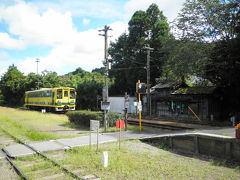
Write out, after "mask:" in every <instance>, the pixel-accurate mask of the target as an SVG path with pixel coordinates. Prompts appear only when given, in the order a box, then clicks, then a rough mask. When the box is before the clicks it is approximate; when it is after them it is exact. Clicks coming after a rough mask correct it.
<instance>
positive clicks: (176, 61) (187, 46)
mask: <svg viewBox="0 0 240 180" xmlns="http://www.w3.org/2000/svg"><path fill="white" fill-rule="evenodd" d="M165 47H166V48H168V49H169V50H168V51H169V56H168V59H167V60H166V61H165V63H164V65H163V74H162V76H161V77H160V80H162V81H166V82H172V83H173V84H180V83H182V82H183V81H184V82H186V81H192V79H201V80H202V81H203V80H205V79H204V75H205V65H206V63H207V62H208V60H209V56H210V53H211V51H212V44H211V43H207V42H197V41H191V40H188V39H182V40H176V39H172V40H170V41H168V42H167V44H166V45H165Z"/></svg>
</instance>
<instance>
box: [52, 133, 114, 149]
mask: <svg viewBox="0 0 240 180" xmlns="http://www.w3.org/2000/svg"><path fill="white" fill-rule="evenodd" d="M89 139H90V138H89V136H82V137H77V138H71V139H58V140H56V142H58V143H59V144H62V145H64V146H68V147H70V148H73V147H77V146H86V145H89ZM116 140H117V138H115V137H111V136H106V135H102V134H100V135H99V144H100V143H106V142H113V141H116ZM91 144H97V135H96V134H92V135H91Z"/></svg>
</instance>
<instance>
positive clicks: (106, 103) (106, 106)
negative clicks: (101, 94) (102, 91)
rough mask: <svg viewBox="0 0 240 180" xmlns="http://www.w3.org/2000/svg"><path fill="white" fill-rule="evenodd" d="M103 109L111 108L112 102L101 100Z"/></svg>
mask: <svg viewBox="0 0 240 180" xmlns="http://www.w3.org/2000/svg"><path fill="white" fill-rule="evenodd" d="M101 110H110V102H103V101H101Z"/></svg>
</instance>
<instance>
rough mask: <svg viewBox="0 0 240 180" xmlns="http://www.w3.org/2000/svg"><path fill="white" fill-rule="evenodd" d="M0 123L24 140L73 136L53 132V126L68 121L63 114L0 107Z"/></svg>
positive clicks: (4, 128)
mask: <svg viewBox="0 0 240 180" xmlns="http://www.w3.org/2000/svg"><path fill="white" fill-rule="evenodd" d="M0 123H1V128H2V129H3V130H5V131H7V132H8V133H10V134H11V135H13V136H15V137H17V138H18V139H21V140H24V141H43V140H50V139H58V138H66V137H75V136H72V135H71V136H69V135H68V136H65V135H57V134H54V131H53V130H54V128H55V129H56V127H58V126H60V125H61V124H66V123H68V120H67V117H66V116H64V115H55V114H42V113H40V112H35V111H23V110H18V109H13V108H6V107H0ZM43 131H46V132H43Z"/></svg>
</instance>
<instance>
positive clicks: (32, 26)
mask: <svg viewBox="0 0 240 180" xmlns="http://www.w3.org/2000/svg"><path fill="white" fill-rule="evenodd" d="M0 19H3V20H4V21H5V22H7V23H8V25H9V32H10V33H11V34H13V35H18V36H19V37H20V38H21V39H22V40H23V41H24V42H26V44H28V45H32V44H34V45H48V46H53V45H54V44H56V43H62V42H65V41H66V40H67V39H69V38H71V37H70V36H72V34H74V33H75V29H74V28H73V25H72V17H71V13H70V12H66V13H64V14H61V13H59V12H56V11H54V10H52V9H49V10H47V11H45V12H43V13H42V14H40V12H39V11H38V9H37V8H36V7H35V6H33V5H31V4H27V3H25V2H20V3H18V4H16V5H14V6H9V7H5V8H3V7H2V8H1V13H0Z"/></svg>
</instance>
